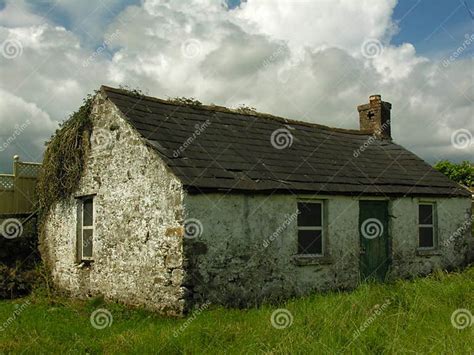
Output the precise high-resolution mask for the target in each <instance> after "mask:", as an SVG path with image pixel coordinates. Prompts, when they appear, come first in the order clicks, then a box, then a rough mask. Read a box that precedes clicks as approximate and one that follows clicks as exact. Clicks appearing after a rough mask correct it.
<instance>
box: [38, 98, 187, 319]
mask: <svg viewBox="0 0 474 355" xmlns="http://www.w3.org/2000/svg"><path fill="white" fill-rule="evenodd" d="M95 105H96V106H95V108H94V111H93V112H94V117H95V118H94V136H93V139H92V140H91V141H92V152H91V156H90V158H89V159H88V162H87V166H86V169H85V172H84V177H83V178H82V180H81V182H80V185H79V190H78V191H77V193H76V195H77V196H80V195H89V194H97V195H96V197H95V199H94V204H95V211H96V216H95V235H94V241H93V249H94V262H93V263H91V265H89V266H88V265H84V264H80V263H78V262H77V259H76V223H77V221H76V218H77V216H76V211H77V199H76V198H75V197H74V196H71V197H70V198H69V199H67V200H64V201H62V202H61V203H59V204H58V205H57V206H56V207H55V208H54V210H53V211H52V213H51V216H50V218H49V219H48V222H47V224H46V238H45V239H44V240H42V241H41V250H42V252H43V257H44V259H45V260H46V261H47V262H48V265H49V266H50V268H51V272H52V277H53V280H54V283H55V284H56V285H57V287H58V288H59V289H60V290H63V291H66V292H67V293H69V294H71V295H73V296H76V297H87V296H95V295H103V296H104V297H105V298H107V299H113V300H117V301H120V302H123V303H125V304H129V305H133V306H144V307H147V308H150V309H153V310H157V311H159V312H160V313H165V314H170V315H180V314H181V313H182V311H183V307H184V300H183V297H184V290H183V288H182V278H183V272H184V270H183V258H182V240H183V238H182V237H183V228H182V222H183V220H182V219H183V211H182V197H183V193H182V191H183V190H182V186H181V183H180V181H179V180H178V179H177V178H176V177H175V176H174V175H173V174H172V173H171V172H170V171H169V170H168V168H167V167H166V166H165V164H164V163H163V162H162V161H161V159H160V158H159V157H158V155H157V154H156V152H154V151H153V150H152V149H151V148H148V147H147V146H146V145H144V143H143V140H142V138H141V137H140V135H139V134H138V133H137V132H136V131H135V130H134V129H133V128H132V127H131V126H130V125H129V124H128V123H127V122H126V121H125V120H123V119H122V118H121V113H120V112H119V111H118V110H117V108H116V107H115V106H114V105H113V104H111V103H110V102H109V101H107V100H104V99H103V98H102V97H101V96H100V95H99V96H98V97H96V100H95Z"/></svg>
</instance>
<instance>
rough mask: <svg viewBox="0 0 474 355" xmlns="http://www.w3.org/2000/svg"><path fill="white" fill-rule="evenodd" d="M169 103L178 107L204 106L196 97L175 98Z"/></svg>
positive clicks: (170, 99)
mask: <svg viewBox="0 0 474 355" xmlns="http://www.w3.org/2000/svg"><path fill="white" fill-rule="evenodd" d="M168 101H169V102H172V103H174V104H177V105H187V106H202V103H201V101H198V100H196V99H195V98H194V97H184V96H183V97H175V98H169V99H168Z"/></svg>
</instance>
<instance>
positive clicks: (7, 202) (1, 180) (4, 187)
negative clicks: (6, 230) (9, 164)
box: [0, 156, 41, 215]
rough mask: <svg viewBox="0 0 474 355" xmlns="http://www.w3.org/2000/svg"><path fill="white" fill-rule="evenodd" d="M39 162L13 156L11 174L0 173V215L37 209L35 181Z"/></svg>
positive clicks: (29, 211)
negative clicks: (21, 159)
mask: <svg viewBox="0 0 474 355" xmlns="http://www.w3.org/2000/svg"><path fill="white" fill-rule="evenodd" d="M40 168H41V164H38V163H26V162H22V161H20V158H19V157H18V156H15V157H14V158H13V174H11V175H10V174H0V215H9V214H12V215H13V214H31V213H34V212H35V211H36V209H37V205H38V199H37V195H36V182H37V179H38V174H39V171H40Z"/></svg>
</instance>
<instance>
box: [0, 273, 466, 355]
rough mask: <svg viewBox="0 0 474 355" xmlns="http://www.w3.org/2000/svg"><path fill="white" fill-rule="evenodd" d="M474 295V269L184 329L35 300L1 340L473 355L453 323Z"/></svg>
mask: <svg viewBox="0 0 474 355" xmlns="http://www.w3.org/2000/svg"><path fill="white" fill-rule="evenodd" d="M473 289H474V268H473V267H471V268H470V269H468V270H466V271H464V272H463V273H454V274H447V273H445V272H437V273H435V274H434V275H432V276H430V277H427V278H418V279H414V280H412V281H397V282H396V283H393V284H370V285H369V284H365V285H362V286H360V287H359V288H358V289H356V290H355V291H354V292H349V293H345V292H333V293H329V294H315V295H312V296H309V297H306V298H301V299H296V300H291V301H288V302H286V303H284V304H281V305H279V306H268V305H267V306H263V307H261V308H258V309H248V310H237V309H224V308H221V307H210V308H209V309H207V310H205V311H203V312H202V313H200V314H198V313H195V314H194V315H193V314H191V315H189V316H188V317H187V318H185V319H170V318H164V317H161V316H158V315H156V314H153V313H151V312H146V311H142V310H133V309H131V308H127V307H124V306H121V305H118V304H115V303H105V304H102V301H101V300H99V301H98V300H97V299H93V300H91V301H74V300H69V299H66V298H59V297H56V298H54V299H48V298H41V297H37V295H36V291H35V292H34V293H33V295H32V296H29V297H27V298H25V299H21V300H16V301H2V302H0V319H2V320H4V321H6V320H7V319H9V317H11V316H12V314H13V312H14V310H15V309H18V307H19V306H21V305H23V304H26V303H27V302H29V303H30V305H28V306H27V307H25V308H24V311H23V312H22V313H21V314H20V315H19V316H18V317H17V318H16V319H15V320H14V321H13V322H11V323H10V325H9V326H8V327H5V330H4V331H1V332H0V353H44V352H48V353H89V354H99V353H109V354H115V353H120V354H128V353H134V354H149V353H160V354H214V353H228V354H237V353H239V354H240V353H244V354H261V353H266V354H270V353H271V354H313V353H317V354H336V353H337V354H352V353H354V354H373V353H377V354H392V353H400V354H415V353H416V354H419V353H439V354H444V353H447V354H470V353H472V350H473V348H472V346H473V343H472V332H473V326H474V325H471V326H470V327H467V328H465V329H462V330H459V329H456V328H454V327H453V325H452V324H451V315H452V314H453V312H454V311H456V310H457V309H460V308H464V309H468V310H470V311H471V312H472V311H473V310H474V294H473V292H472V290H473ZM98 308H105V309H107V310H108V311H109V312H110V313H111V314H112V317H113V322H112V324H111V326H110V327H106V328H104V329H102V330H98V329H96V328H94V327H93V326H92V325H91V320H90V317H91V314H92V312H94V311H95V310H97V309H98ZM277 308H285V309H287V310H288V311H290V312H291V314H292V316H293V323H292V324H291V326H289V327H287V328H284V329H275V328H274V327H273V326H272V324H271V321H270V320H271V316H272V313H273V312H274V311H275V310H276V309H277ZM364 324H366V325H367V326H366V327H365V329H363V330H362V331H360V334H359V335H358V336H357V337H355V336H354V335H355V334H357V333H356V331H357V329H360V328H361V326H363V325H364Z"/></svg>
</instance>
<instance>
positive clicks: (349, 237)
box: [184, 194, 359, 307]
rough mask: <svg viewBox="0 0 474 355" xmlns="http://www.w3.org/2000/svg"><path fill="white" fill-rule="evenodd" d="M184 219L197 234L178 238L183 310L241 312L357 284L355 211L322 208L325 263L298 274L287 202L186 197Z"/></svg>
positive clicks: (346, 203)
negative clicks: (211, 307) (206, 306)
mask: <svg viewBox="0 0 474 355" xmlns="http://www.w3.org/2000/svg"><path fill="white" fill-rule="evenodd" d="M184 203H185V219H186V221H189V220H193V219H197V220H199V221H200V223H201V225H202V234H201V235H199V236H196V237H195V238H192V239H191V238H185V242H184V244H185V245H184V248H185V254H186V258H187V269H188V273H187V275H188V278H187V279H186V281H185V282H186V286H187V288H188V289H189V291H190V294H189V297H190V302H191V303H192V302H195V303H201V302H203V301H204V300H206V299H210V300H211V302H214V303H219V304H225V305H230V306H236V307H247V306H253V305H256V304H260V303H261V302H265V301H279V300H281V299H285V298H288V297H291V296H295V295H304V294H307V293H309V292H311V291H316V290H329V289H336V288H353V287H355V286H356V285H357V281H358V262H359V259H358V255H359V243H358V233H357V230H358V204H357V203H354V201H352V200H351V198H349V197H332V198H331V199H330V200H328V203H327V209H328V216H329V215H330V216H332V217H330V218H331V219H332V221H334V222H335V223H332V222H331V220H330V221H329V226H328V228H329V229H328V230H329V232H328V233H329V238H328V241H329V243H330V245H329V250H330V254H331V255H330V259H326V260H324V261H323V262H322V263H321V264H318V265H308V266H298V265H296V261H295V260H294V255H295V254H296V250H297V219H296V214H295V213H296V211H297V200H296V198H295V197H294V196H292V195H279V194H274V195H271V196H268V195H240V194H239V195H237V194H227V195H225V194H206V195H186V196H185V199H184Z"/></svg>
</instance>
